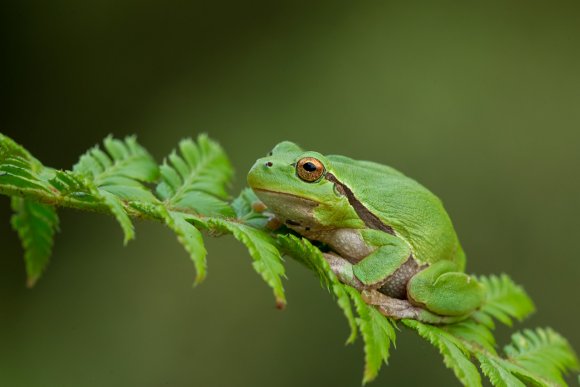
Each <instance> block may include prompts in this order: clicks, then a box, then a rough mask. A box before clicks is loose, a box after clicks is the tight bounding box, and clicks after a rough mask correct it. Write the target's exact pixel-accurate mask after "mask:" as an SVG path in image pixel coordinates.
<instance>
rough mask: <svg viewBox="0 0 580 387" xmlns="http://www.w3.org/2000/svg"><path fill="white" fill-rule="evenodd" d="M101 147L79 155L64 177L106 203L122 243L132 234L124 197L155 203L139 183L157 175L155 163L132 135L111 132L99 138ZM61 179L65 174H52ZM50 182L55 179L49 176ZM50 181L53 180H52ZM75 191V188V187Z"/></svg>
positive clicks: (152, 197) (132, 236) (150, 179)
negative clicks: (116, 136)
mask: <svg viewBox="0 0 580 387" xmlns="http://www.w3.org/2000/svg"><path fill="white" fill-rule="evenodd" d="M103 147H104V149H105V151H106V152H105V151H103V150H101V148H100V147H99V146H95V147H93V148H92V149H90V150H89V151H88V152H86V153H85V154H84V155H82V156H81V157H80V159H79V161H78V163H76V164H75V165H74V166H73V175H74V177H76V178H77V179H76V180H75V179H74V177H72V176H68V177H70V179H68V181H64V183H65V185H68V188H72V187H74V188H75V189H79V188H81V187H82V188H83V190H82V191H81V192H84V193H85V194H86V195H88V196H93V197H95V198H98V199H99V200H100V201H101V203H103V204H104V205H105V206H107V207H108V208H109V209H110V211H111V213H112V214H113V216H114V217H115V219H117V222H118V223H119V224H120V225H121V228H122V229H123V233H124V235H125V239H124V242H125V244H126V243H127V242H128V241H129V240H131V239H133V238H134V237H135V231H134V227H133V223H132V222H131V219H130V217H129V215H128V213H127V211H126V209H125V205H124V201H128V200H138V201H143V202H150V203H155V202H157V199H156V198H155V196H154V195H153V194H152V193H151V192H150V191H149V190H148V189H147V188H146V187H145V186H144V185H143V184H142V183H143V182H153V181H154V180H155V179H156V178H157V175H158V168H157V164H156V163H155V161H154V160H153V158H152V157H151V155H149V153H148V152H147V151H146V150H145V149H144V148H143V147H141V146H140V145H139V144H138V143H137V140H136V138H135V137H134V136H131V137H127V138H125V139H124V140H123V141H121V140H118V139H114V138H112V137H111V136H109V137H107V138H105V140H104V141H103ZM55 177H56V178H59V179H60V182H61V183H63V178H64V180H67V179H66V177H67V176H65V175H63V174H62V173H61V174H58V175H57V176H55ZM79 178H80V181H79ZM53 182H56V181H55V180H54V179H53ZM53 185H54V184H53ZM77 192H78V191H77Z"/></svg>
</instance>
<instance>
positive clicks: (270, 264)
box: [206, 218, 286, 308]
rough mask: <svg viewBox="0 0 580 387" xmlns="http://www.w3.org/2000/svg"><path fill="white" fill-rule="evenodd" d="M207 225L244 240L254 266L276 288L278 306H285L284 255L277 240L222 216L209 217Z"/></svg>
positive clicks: (275, 294) (241, 240)
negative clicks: (278, 247) (283, 282)
mask: <svg viewBox="0 0 580 387" xmlns="http://www.w3.org/2000/svg"><path fill="white" fill-rule="evenodd" d="M206 226H207V227H209V228H211V229H217V230H220V231H222V232H229V233H231V234H232V235H233V236H234V238H236V239H237V240H238V241H240V242H242V243H243V244H244V245H245V246H246V247H247V248H248V251H249V252H250V255H251V256H252V258H253V259H254V263H253V267H254V270H256V271H257V272H258V273H259V274H260V275H261V276H262V278H263V279H264V281H266V283H267V284H268V285H270V287H271V288H272V289H273V290H274V296H275V297H276V306H277V307H278V308H284V306H285V305H286V296H285V294H284V287H283V286H282V277H285V275H284V266H283V265H282V257H281V256H280V252H279V251H278V249H277V248H276V246H275V240H274V239H273V238H272V237H271V236H269V235H268V234H266V233H265V232H263V231H261V230H258V229H256V228H254V227H251V226H248V225H245V224H242V223H238V222H235V221H229V220H225V219H220V218H209V219H207V224H206Z"/></svg>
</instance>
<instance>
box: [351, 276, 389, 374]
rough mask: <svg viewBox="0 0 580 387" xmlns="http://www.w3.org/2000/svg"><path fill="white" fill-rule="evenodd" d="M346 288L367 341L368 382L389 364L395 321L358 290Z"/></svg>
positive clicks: (366, 372) (366, 364)
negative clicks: (383, 313) (369, 301)
mask: <svg viewBox="0 0 580 387" xmlns="http://www.w3.org/2000/svg"><path fill="white" fill-rule="evenodd" d="M344 289H345V290H346V292H347V293H348V295H349V296H350V298H351V299H352V301H353V303H354V305H355V307H356V311H357V314H358V316H359V317H358V318H357V319H356V321H357V324H358V327H359V330H360V333H361V335H362V337H363V340H364V342H365V345H364V348H365V370H364V375H363V384H366V383H368V382H370V381H372V380H374V379H375V378H376V377H377V375H378V374H379V371H380V369H381V366H382V365H383V363H385V364H388V360H389V348H390V346H391V342H392V343H393V344H394V342H395V338H396V334H395V328H394V323H393V322H392V321H391V319H389V318H388V317H385V316H383V315H382V314H381V313H380V312H379V311H378V310H377V309H376V308H375V307H373V306H370V305H367V304H366V303H365V302H364V301H363V299H362V297H361V295H360V293H359V292H358V291H357V290H355V289H354V288H351V287H349V286H345V287H344Z"/></svg>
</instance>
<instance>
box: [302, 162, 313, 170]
mask: <svg viewBox="0 0 580 387" xmlns="http://www.w3.org/2000/svg"><path fill="white" fill-rule="evenodd" d="M302 168H304V170H305V171H307V172H314V171H316V165H314V164H313V163H311V162H307V163H304V165H302Z"/></svg>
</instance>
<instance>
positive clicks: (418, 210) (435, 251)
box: [328, 155, 465, 270]
mask: <svg viewBox="0 0 580 387" xmlns="http://www.w3.org/2000/svg"><path fill="white" fill-rule="evenodd" d="M328 159H329V160H330V162H331V164H332V169H334V170H335V171H337V173H338V172H340V173H338V174H339V175H340V176H341V183H343V184H345V185H346V186H347V187H349V188H350V189H351V191H352V192H353V194H354V196H355V197H356V198H357V199H358V200H359V201H361V202H362V203H363V204H364V205H365V207H367V209H368V210H369V211H370V212H372V213H373V214H375V215H376V216H377V217H378V218H379V219H380V220H381V221H383V222H384V223H385V224H386V225H388V226H390V227H392V228H393V230H394V231H395V234H396V235H398V236H400V237H401V238H403V239H404V240H406V241H407V243H409V245H410V246H411V248H412V250H413V253H414V256H415V258H416V259H418V260H419V261H422V262H427V263H433V262H436V261H439V260H443V259H447V260H452V261H455V262H457V263H458V264H459V266H460V268H461V269H462V270H463V268H464V265H465V256H464V254H463V250H462V249H461V245H460V244H459V240H458V238H457V234H456V233H455V230H454V228H453V224H452V223H451V219H450V218H449V215H448V214H447V212H446V211H445V209H444V207H443V204H442V203H441V200H439V198H438V197H437V196H435V195H434V194H433V193H432V192H431V191H429V190H428V189H427V188H425V187H423V186H422V185H421V184H419V183H418V182H416V181H415V180H413V179H411V178H409V177H407V176H405V175H403V174H402V173H401V172H399V171H397V170H396V169H394V168H391V167H389V166H386V165H382V164H378V163H374V162H371V161H358V160H353V159H351V158H348V157H345V156H335V155H331V156H328Z"/></svg>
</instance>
